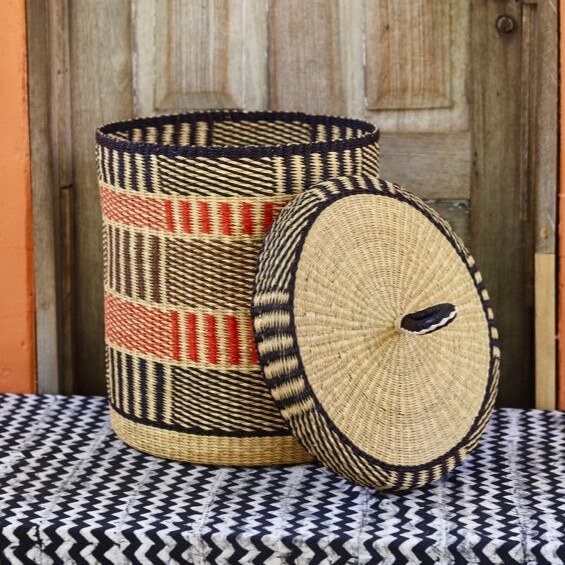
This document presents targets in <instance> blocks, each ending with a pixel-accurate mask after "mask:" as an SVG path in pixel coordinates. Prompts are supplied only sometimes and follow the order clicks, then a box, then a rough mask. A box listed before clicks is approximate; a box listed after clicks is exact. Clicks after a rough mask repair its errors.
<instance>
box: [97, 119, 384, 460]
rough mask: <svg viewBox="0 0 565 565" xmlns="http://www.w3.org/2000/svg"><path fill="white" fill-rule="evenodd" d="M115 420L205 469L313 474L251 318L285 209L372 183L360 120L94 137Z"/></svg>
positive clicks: (128, 435)
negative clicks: (361, 179) (263, 261)
mask: <svg viewBox="0 0 565 565" xmlns="http://www.w3.org/2000/svg"><path fill="white" fill-rule="evenodd" d="M96 140H97V158H98V173H99V179H100V195H101V202H102V213H103V242H104V265H105V272H104V291H105V292H104V304H105V335H106V371H107V383H108V394H109V400H110V418H111V423H112V426H113V428H114V430H115V431H116V433H117V434H118V435H119V436H120V437H121V438H122V439H123V440H124V441H125V442H126V443H128V444H130V445H132V446H134V447H136V448H138V449H140V450H141V451H144V452H147V453H151V454H153V455H157V456H161V457H166V458H171V459H177V460H183V461H190V462H192V463H200V464H214V465H272V464H283V463H298V462H303V461H308V460H311V456H310V455H309V454H308V453H307V452H306V451H305V450H304V449H303V448H302V446H301V445H300V444H299V443H298V442H297V440H296V439H295V438H294V437H293V436H292V434H291V433H290V431H289V428H288V426H287V424H286V423H285V421H284V420H283V419H282V417H281V415H280V414H279V412H278V410H277V408H276V406H275V404H274V402H273V400H272V398H271V396H270V394H269V392H268V390H267V388H266V385H265V383H264V382H263V380H262V377H261V371H260V367H259V364H258V359H257V352H256V348H255V343H254V339H253V329H252V324H251V320H250V314H249V306H250V299H251V290H252V284H253V277H254V272H255V263H256V259H257V255H258V251H259V248H260V246H261V242H262V239H263V236H264V234H265V232H266V231H267V230H268V229H269V227H270V225H271V223H272V221H273V219H274V218H275V217H276V215H277V214H278V212H279V210H280V209H281V208H282V207H283V206H284V205H285V204H286V203H288V202H289V201H290V200H291V199H292V198H293V196H294V195H296V194H297V193H299V192H301V191H302V190H303V189H305V188H307V187H309V186H310V185H313V184H315V183H317V182H320V181H322V180H326V179H330V178H333V177H337V176H341V175H355V174H362V173H365V174H369V175H378V173H379V161H378V145H377V141H378V131H377V130H376V128H375V126H374V125H372V124H369V123H367V122H363V121H359V120H351V119H346V118H337V117H328V116H316V115H308V114H302V113H287V112H242V111H211V112H195V113H188V114H183V115H174V116H161V117H152V118H141V119H135V120H131V121H126V122H120V123H114V124H109V125H105V126H103V127H102V128H100V130H99V131H98V132H97V136H96Z"/></svg>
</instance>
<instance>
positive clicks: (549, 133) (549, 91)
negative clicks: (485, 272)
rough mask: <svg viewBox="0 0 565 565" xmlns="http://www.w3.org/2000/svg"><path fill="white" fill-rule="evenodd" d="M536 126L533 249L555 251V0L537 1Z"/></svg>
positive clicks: (556, 55)
mask: <svg viewBox="0 0 565 565" xmlns="http://www.w3.org/2000/svg"><path fill="white" fill-rule="evenodd" d="M536 12H537V20H538V25H537V36H538V37H537V50H536V56H537V65H536V67H537V75H538V80H537V85H536V95H537V105H536V106H537V111H536V113H537V115H536V128H535V142H534V143H535V161H536V166H535V185H536V191H535V193H536V197H535V210H536V211H535V215H536V241H535V244H536V252H537V253H555V249H556V225H557V181H558V170H557V168H558V75H559V68H558V66H559V61H558V18H557V4H556V2H555V1H554V0H551V1H550V0H544V1H541V2H538V4H537V6H536Z"/></svg>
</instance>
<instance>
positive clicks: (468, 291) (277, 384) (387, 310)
mask: <svg viewBox="0 0 565 565" xmlns="http://www.w3.org/2000/svg"><path fill="white" fill-rule="evenodd" d="M255 284H256V287H255V292H254V297H253V303H252V313H253V317H254V326H255V331H256V339H257V343H258V349H259V355H260V361H261V364H262V366H263V370H264V375H265V377H266V382H267V384H268V386H269V387H270V389H271V393H272V395H273V397H274V399H275V400H276V402H277V405H278V407H279V409H280V410H281V414H282V415H283V417H284V418H285V419H286V420H287V421H288V423H289V425H290V427H291V429H292V430H293V433H294V434H295V435H296V437H297V438H299V439H300V440H301V442H302V443H303V445H304V446H305V448H306V449H307V450H308V451H309V452H310V453H311V454H312V455H313V456H315V457H316V458H317V459H319V460H320V461H321V462H322V463H324V464H325V465H326V466H328V467H329V468H331V469H333V470H334V471H335V472H336V473H338V474H339V475H341V476H343V477H345V478H347V479H349V480H351V481H353V482H355V483H358V484H361V485H367V486H371V487H374V488H378V489H383V490H386V489H390V490H405V489H409V488H412V487H418V486H422V485H424V484H426V483H428V482H431V481H434V480H437V479H439V478H440V477H441V476H443V475H444V474H445V473H447V472H448V471H450V470H451V469H453V468H454V467H455V465H457V464H458V463H459V462H460V461H461V460H462V459H463V458H464V457H465V456H466V455H467V454H468V453H470V452H471V450H472V449H473V448H474V447H475V446H476V445H477V442H478V440H479V438H480V435H481V433H482V431H483V429H484V427H485V425H486V423H487V420H488V418H489V415H490V413H491V410H492V408H493V405H494V401H495V397H496V389H497V381H498V367H499V357H500V351H499V346H498V333H497V330H496V328H495V326H494V323H493V313H492V309H491V307H490V303H489V298H488V294H487V291H486V290H485V288H484V285H483V282H482V279H481V275H480V273H479V271H478V270H477V268H476V266H475V263H474V261H473V259H472V257H471V256H470V255H469V253H468V252H467V250H466V249H465V247H464V245H463V243H462V242H461V240H460V239H459V238H458V237H457V236H456V235H455V234H454V233H453V232H452V230H451V228H450V227H449V225H448V224H447V223H446V222H445V221H443V220H442V219H440V218H439V217H438V216H437V214H436V213H435V212H434V211H433V210H431V209H430V208H429V207H428V206H426V205H425V204H424V202H422V201H421V200H420V199H419V198H416V197H415V196H412V195H411V194H409V193H408V192H406V191H404V190H402V189H401V188H400V187H398V186H397V185H394V184H392V183H388V182H385V181H379V180H378V179H374V178H369V177H366V176H358V177H349V178H345V177H344V178H341V179H334V180H331V181H327V182H323V183H321V184H319V185H318V186H317V187H313V188H311V189H310V190H308V191H306V192H304V193H303V194H302V195H300V196H298V197H297V198H296V199H295V200H294V201H293V202H291V203H290V204H289V205H288V206H287V207H286V208H285V209H284V210H283V211H282V212H281V214H280V215H279V217H278V218H277V220H276V221H275V223H274V225H273V228H272V229H271V231H270V232H269V234H268V235H267V236H266V238H265V242H264V244H263V248H262V251H261V254H260V257H259V263H258V270H257V275H256V281H255ZM434 305H440V307H439V310H438V309H431V308H430V307H433V306H434ZM434 312H435V313H434ZM437 312H444V315H443V316H439V317H438V315H437ZM414 313H416V314H414ZM426 320H427V322H426ZM424 322H425V323H426V324H427V325H426V324H424ZM424 326H425V327H424Z"/></svg>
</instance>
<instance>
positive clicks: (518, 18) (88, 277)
mask: <svg viewBox="0 0 565 565" xmlns="http://www.w3.org/2000/svg"><path fill="white" fill-rule="evenodd" d="M543 1H544V2H545V1H546V0H543ZM28 9H29V17H30V26H32V27H33V29H34V30H35V33H36V41H35V43H36V44H35V45H32V48H33V49H34V50H35V51H33V52H32V54H31V57H32V59H31V60H32V67H33V65H34V64H35V65H36V69H35V73H36V75H35V76H39V78H38V79H37V84H36V85H35V86H34V85H33V84H32V88H36V89H38V90H40V91H41V92H40V94H41V96H43V100H44V101H45V105H46V106H47V107H49V108H50V109H51V114H50V116H51V117H50V121H49V123H47V124H46V126H45V127H46V128H47V130H48V132H47V134H46V135H47V137H46V139H47V140H48V144H49V145H50V147H51V149H50V154H49V155H48V156H47V157H45V159H47V160H48V161H49V162H50V163H51V169H53V170H52V171H51V173H50V174H51V176H50V179H51V181H50V182H51V183H52V186H53V187H54V193H55V195H56V197H55V210H54V213H53V216H54V217H56V218H58V219H56V221H55V222H54V224H53V225H54V227H53V230H54V233H55V234H56V235H55V240H56V242H58V243H57V245H55V246H54V247H55V248H57V249H58V251H57V253H56V255H57V257H58V265H59V273H60V274H59V279H58V281H55V282H56V284H55V283H54V286H55V287H57V288H58V289H59V290H58V298H57V300H58V305H59V314H60V315H59V320H60V323H59V333H58V335H59V339H60V346H59V357H58V359H59V366H60V369H61V372H60V373H59V375H60V374H63V377H60V376H59V377H58V376H56V375H55V376H53V374H52V373H49V372H48V371H47V369H46V371H45V376H44V382H45V383H47V384H46V388H49V387H51V388H52V387H57V386H59V387H61V386H62V389H63V390H65V391H70V390H74V391H77V392H82V393H102V392H103V391H104V365H103V316H102V312H103V310H102V252H101V238H100V233H101V219H100V208H99V204H98V192H97V180H96V171H95V162H94V151H93V135H94V131H95V128H96V127H97V126H98V125H100V124H102V123H105V122H108V121H112V120H118V119H124V118H127V117H130V116H133V115H148V114H158V113H172V112H180V111H184V110H189V109H196V108H233V107H238V108H245V109H266V108H271V109H285V110H305V111H311V112H322V113H332V114H347V115H351V116H355V117H362V118H366V119H368V120H371V121H374V122H375V123H377V124H378V125H379V126H380V128H381V131H382V137H381V140H382V144H381V148H382V165H383V167H382V168H383V176H384V177H385V178H387V179H390V180H394V181H396V182H398V183H400V184H402V185H403V186H405V187H406V188H408V189H410V190H412V191H414V192H416V193H417V194H418V195H420V196H421V197H423V198H424V199H426V200H427V201H428V202H429V203H430V204H431V205H432V206H433V207H434V208H436V209H437V210H438V211H439V212H440V214H442V215H443V216H444V217H445V218H446V219H448V220H449V221H450V222H451V223H452V225H453V226H454V228H455V229H456V231H457V232H458V233H459V234H460V235H461V236H462V237H463V239H464V240H465V241H466V242H467V243H468V244H469V246H470V247H471V250H472V252H473V253H474V254H475V257H476V260H477V262H478V264H479V266H480V268H481V270H482V272H483V275H484V278H485V281H486V284H487V288H488V289H489V291H490V293H491V295H492V298H493V302H494V307H495V312H496V315H497V318H498V322H499V327H500V330H501V335H502V343H503V366H502V383H501V395H500V401H501V403H502V404H504V405H514V406H528V405H531V404H532V403H533V390H534V376H533V345H532V344H533V333H532V328H533V325H532V324H533V245H534V239H535V238H534V236H535V232H534V218H535V207H534V205H535V198H534V186H535V183H536V178H537V177H536V160H535V158H534V155H535V151H534V149H535V142H536V131H537V130H536V123H537V122H536V109H537V108H538V106H537V102H536V92H537V84H538V79H537V78H536V69H537V66H538V55H537V54H538V52H539V51H540V49H541V48H540V42H539V37H538V36H539V35H540V34H541V31H540V21H542V18H541V17H540V15H543V14H546V13H547V12H548V9H547V7H545V6H544V7H541V6H540V5H538V4H537V3H536V2H535V1H532V0H528V1H525V0H524V1H522V2H517V1H516V0H473V1H472V2H471V1H468V0H364V1H363V0H309V1H308V2H305V1H304V0H269V1H267V0H133V1H127V0H73V1H72V2H70V1H65V0H51V1H50V2H48V3H43V2H40V1H39V0H28ZM501 18H502V19H501ZM544 18H545V20H543V21H545V22H546V23H547V22H548V21H549V22H553V21H554V20H555V16H553V19H552V15H551V14H549V15H545V16H544ZM551 29H552V31H551V33H554V31H555V30H554V29H553V28H551ZM34 53H35V55H34ZM33 57H35V59H34V58H33ZM42 59H43V64H41V60H42ZM34 61H35V63H34ZM41 69H43V71H42V73H43V74H41V73H40V72H39V71H40V70H41ZM45 69H51V71H49V70H45ZM32 70H33V69H32ZM41 81H43V82H41ZM41 89H43V90H41ZM38 97H40V95H38ZM39 174H40V173H38V175H39ZM545 174H549V175H550V174H551V172H549V173H547V172H546V173H545ZM60 383H62V384H60Z"/></svg>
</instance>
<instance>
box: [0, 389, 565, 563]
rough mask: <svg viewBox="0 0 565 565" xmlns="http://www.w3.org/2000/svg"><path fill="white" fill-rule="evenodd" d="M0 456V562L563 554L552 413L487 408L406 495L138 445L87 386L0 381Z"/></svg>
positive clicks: (481, 558) (564, 557)
mask: <svg viewBox="0 0 565 565" xmlns="http://www.w3.org/2000/svg"><path fill="white" fill-rule="evenodd" d="M0 458H1V459H0V483H1V486H2V488H1V489H0V557H1V559H0V562H2V563H10V564H19V563H26V564H29V563H42V564H51V563H52V564H57V563H101V564H113V565H119V564H125V563H149V564H159V563H168V564H171V563H197V564H204V563H216V564H229V563H234V564H246V563H257V564H271V565H276V564H282V563H293V564H317V563H319V564H321V563H323V564H326V563H343V564H345V563H389V564H393V563H394V564H396V563H437V562H439V563H446V564H447V563H505V564H506V563H563V562H565V413H563V412H542V411H538V410H518V409H500V410H496V411H495V412H494V414H493V417H492V419H491V421H490V423H489V425H488V428H487V431H486V433H485V435H484V436H483V437H482V439H481V442H480V444H479V447H478V448H477V450H476V451H475V452H474V453H473V454H472V455H471V456H470V457H469V458H468V459H467V460H466V461H465V463H464V464H463V465H462V466H460V467H459V468H457V469H456V470H455V471H454V472H452V473H451V474H449V475H448V476H447V477H446V478H444V479H442V480H441V481H439V482H436V483H433V484H431V485H429V486H427V487H425V488H422V489H418V490H414V491H411V492H409V493H407V494H382V493H376V492H374V491H372V490H370V489H367V488H362V487H356V486H353V485H351V484H349V483H348V482H346V481H345V480H342V479H340V478H338V477H337V476H336V475H334V474H333V473H332V472H330V471H329V470H327V469H325V468H323V467H321V466H318V465H315V464H307V465H296V466H286V467H272V468H241V467H240V468H228V467H224V468H219V467H203V466H195V465H190V464H187V463H178V462H172V461H165V460H162V459H157V458H155V457H152V456H149V455H144V454H142V453H139V452H138V451H135V450H134V449H131V448H129V447H127V446H126V445H125V444H124V443H122V441H121V440H119V439H118V438H117V436H116V435H115V434H114V433H113V432H112V430H111V428H110V426H109V423H108V409H107V405H106V400H105V399H104V398H100V397H91V398H86V397H80V396H70V397H63V396H33V395H0Z"/></svg>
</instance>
